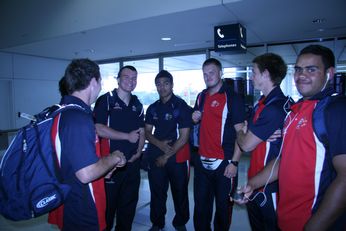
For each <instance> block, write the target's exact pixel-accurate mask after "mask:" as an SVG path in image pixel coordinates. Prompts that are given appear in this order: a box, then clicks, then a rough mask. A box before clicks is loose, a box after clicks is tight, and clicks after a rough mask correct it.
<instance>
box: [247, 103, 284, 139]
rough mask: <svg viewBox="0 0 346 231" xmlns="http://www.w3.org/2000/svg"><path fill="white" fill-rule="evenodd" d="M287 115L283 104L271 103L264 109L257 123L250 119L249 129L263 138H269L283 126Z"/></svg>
mask: <svg viewBox="0 0 346 231" xmlns="http://www.w3.org/2000/svg"><path fill="white" fill-rule="evenodd" d="M285 115H286V114H285V112H284V110H283V109H282V106H280V105H275V104H271V105H269V106H267V107H265V108H264V109H263V111H262V112H261V113H260V115H259V117H258V119H257V120H256V122H255V123H254V122H253V121H252V120H250V121H249V130H250V131H251V132H252V133H253V134H254V135H256V136H257V137H258V138H260V139H261V140H263V141H264V140H267V139H268V138H269V137H270V136H271V135H272V134H273V133H274V132H275V131H276V130H277V129H279V128H282V127H283V123H284V120H285Z"/></svg>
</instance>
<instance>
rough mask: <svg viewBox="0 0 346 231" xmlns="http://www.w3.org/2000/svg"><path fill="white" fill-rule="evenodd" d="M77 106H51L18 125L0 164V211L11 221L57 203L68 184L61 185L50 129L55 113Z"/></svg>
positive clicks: (55, 205)
mask: <svg viewBox="0 0 346 231" xmlns="http://www.w3.org/2000/svg"><path fill="white" fill-rule="evenodd" d="M71 109H75V110H76V109H78V110H83V111H84V109H83V108H82V107H80V106H79V105H74V104H69V105H64V106H60V105H54V106H52V107H49V108H47V109H45V110H44V111H42V112H40V113H39V114H37V115H35V116H34V118H33V121H32V122H31V123H30V124H28V125H26V126H24V127H22V128H21V129H20V130H19V131H18V133H17V134H16V136H15V137H14V139H13V141H12V142H11V144H10V146H9V147H8V149H7V150H6V152H5V154H4V156H3V158H2V160H1V163H0V204H1V206H0V214H1V215H3V216H4V217H5V218H7V219H11V220H14V221H18V220H26V219H30V218H33V217H37V216H40V215H43V214H45V213H47V212H49V211H51V210H52V209H54V208H56V207H58V206H59V205H61V204H62V203H63V201H64V199H65V198H66V196H67V194H68V192H69V190H70V186H68V185H66V184H62V183H60V182H61V178H60V174H59V171H58V170H59V167H58V166H59V165H58V163H57V159H56V154H55V149H54V148H53V147H54V146H53V143H52V138H51V130H52V126H53V122H54V118H55V116H57V115H58V114H59V113H61V112H63V111H65V110H71Z"/></svg>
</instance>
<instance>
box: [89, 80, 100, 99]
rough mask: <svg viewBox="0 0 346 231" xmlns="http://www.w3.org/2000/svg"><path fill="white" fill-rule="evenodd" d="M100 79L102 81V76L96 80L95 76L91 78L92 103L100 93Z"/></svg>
mask: <svg viewBox="0 0 346 231" xmlns="http://www.w3.org/2000/svg"><path fill="white" fill-rule="evenodd" d="M101 81H102V78H101V77H100V78H99V79H98V80H96V78H93V79H92V80H91V84H93V88H92V89H93V90H92V93H91V94H92V96H91V102H90V103H91V104H92V103H94V102H95V101H96V99H97V97H98V95H99V94H100V91H101V87H102V86H101Z"/></svg>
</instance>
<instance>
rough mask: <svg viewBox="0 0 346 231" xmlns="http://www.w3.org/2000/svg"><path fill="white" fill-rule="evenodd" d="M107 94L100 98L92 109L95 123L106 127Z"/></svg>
mask: <svg viewBox="0 0 346 231" xmlns="http://www.w3.org/2000/svg"><path fill="white" fill-rule="evenodd" d="M108 95H109V94H108V93H107V94H104V95H102V96H100V97H99V98H98V99H97V101H96V103H95V107H94V117H95V123H100V124H104V125H107V120H108V114H109V112H108Z"/></svg>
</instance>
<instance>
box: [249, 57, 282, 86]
mask: <svg viewBox="0 0 346 231" xmlns="http://www.w3.org/2000/svg"><path fill="white" fill-rule="evenodd" d="M252 62H253V63H256V64H257V66H258V69H259V70H260V72H261V73H263V72H264V71H265V70H268V72H269V74H270V79H271V81H272V82H273V83H274V86H278V85H280V84H281V82H282V80H283V79H284V78H285V76H286V73H287V65H286V63H285V61H284V60H283V59H282V57H281V56H280V55H277V54H274V53H266V54H263V55H259V56H257V57H256V58H254V59H253V60H252Z"/></svg>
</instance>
